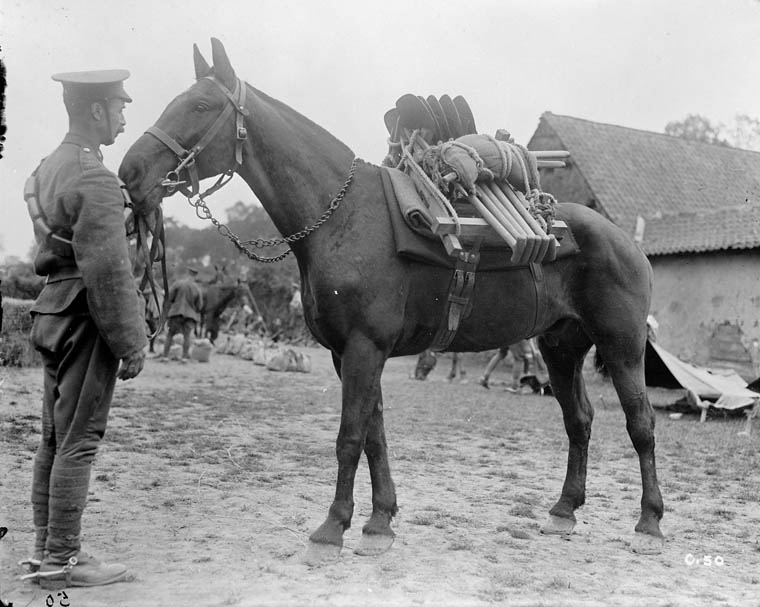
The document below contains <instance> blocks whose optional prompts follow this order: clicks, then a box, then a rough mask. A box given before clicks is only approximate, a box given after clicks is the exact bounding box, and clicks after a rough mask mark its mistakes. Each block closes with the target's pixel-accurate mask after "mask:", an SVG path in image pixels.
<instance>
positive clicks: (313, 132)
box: [245, 82, 353, 154]
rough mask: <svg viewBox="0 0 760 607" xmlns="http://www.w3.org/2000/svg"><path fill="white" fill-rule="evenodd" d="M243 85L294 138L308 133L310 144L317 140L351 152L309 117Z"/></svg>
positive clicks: (324, 144) (251, 87) (326, 146)
mask: <svg viewBox="0 0 760 607" xmlns="http://www.w3.org/2000/svg"><path fill="white" fill-rule="evenodd" d="M245 85H246V86H247V87H248V91H249V92H250V93H252V94H253V95H254V96H255V97H256V99H257V101H258V102H259V103H261V104H264V105H266V106H269V107H270V108H271V109H272V115H275V116H279V117H280V118H281V124H282V127H283V129H286V130H288V131H289V132H290V133H291V134H293V135H294V136H296V138H299V135H300V134H302V133H308V134H309V144H310V145H312V146H313V145H314V143H315V141H319V142H320V146H321V147H325V148H330V147H332V146H338V147H341V148H343V149H344V150H345V151H346V152H347V153H349V154H353V152H352V151H351V148H350V147H348V146H347V145H346V144H345V143H343V142H342V141H341V140H340V139H338V138H337V137H336V136H335V135H333V134H332V133H330V131H328V130H327V129H325V128H323V127H321V126H320V125H318V124H317V123H316V122H314V121H313V120H311V119H310V118H307V117H306V116H304V115H303V114H301V113H300V112H298V111H297V110H294V109H293V108H292V107H290V106H289V105H288V104H286V103H283V102H282V101H280V100H279V99H276V98H274V97H270V96H269V95H267V94H266V93H264V92H263V91H260V90H259V89H257V88H256V87H254V86H251V85H250V84H248V83H247V82H245ZM254 121H255V117H254Z"/></svg>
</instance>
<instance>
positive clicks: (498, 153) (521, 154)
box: [456, 135, 538, 192]
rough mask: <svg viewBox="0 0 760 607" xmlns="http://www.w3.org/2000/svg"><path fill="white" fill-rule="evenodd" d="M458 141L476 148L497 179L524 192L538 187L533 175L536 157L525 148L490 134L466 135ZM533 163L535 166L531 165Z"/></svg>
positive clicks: (486, 166)
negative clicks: (507, 182) (531, 155)
mask: <svg viewBox="0 0 760 607" xmlns="http://www.w3.org/2000/svg"><path fill="white" fill-rule="evenodd" d="M456 141H457V142H458V143H461V144H463V145H466V146H469V147H470V148H472V149H473V150H475V152H476V153H477V154H478V156H480V159H481V160H482V162H483V166H484V167H485V168H487V169H488V170H490V171H491V172H492V173H493V176H494V178H495V179H497V180H506V181H509V183H511V184H512V186H513V187H514V188H515V189H517V190H520V191H522V192H526V191H528V190H530V189H532V188H534V187H538V184H537V183H532V181H535V180H536V178H535V177H533V178H532V177H531V175H532V174H533V173H534V171H535V169H536V166H535V163H536V159H535V158H532V157H529V153H528V151H527V150H526V149H525V148H521V147H520V146H518V145H516V144H514V143H509V142H507V141H499V140H497V139H495V138H494V137H491V136H490V135H464V136H462V137H459V138H458V139H456ZM531 164H532V165H533V166H529V165H531ZM535 174H536V175H537V172H536V173H535Z"/></svg>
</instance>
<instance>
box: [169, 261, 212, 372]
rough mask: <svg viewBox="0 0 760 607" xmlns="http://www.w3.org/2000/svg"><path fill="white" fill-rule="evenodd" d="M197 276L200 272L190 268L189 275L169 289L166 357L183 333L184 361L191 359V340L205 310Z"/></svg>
mask: <svg viewBox="0 0 760 607" xmlns="http://www.w3.org/2000/svg"><path fill="white" fill-rule="evenodd" d="M197 274H198V270H196V269H195V268H192V267H190V268H188V269H187V274H186V275H185V276H183V277H182V278H180V279H179V280H177V281H176V282H175V283H174V284H172V286H171V287H170V288H169V313H168V316H169V327H168V329H167V334H166V341H165V342H164V357H168V356H169V351H170V350H171V347H172V340H173V339H174V336H175V335H176V334H177V333H181V334H182V359H183V360H189V359H190V340H191V337H192V334H193V332H194V331H195V327H196V326H197V324H198V323H199V322H200V320H201V311H202V310H203V293H202V292H201V288H200V287H199V286H198V283H197V282H195V277H196V276H197Z"/></svg>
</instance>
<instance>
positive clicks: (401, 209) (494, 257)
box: [381, 167, 580, 272]
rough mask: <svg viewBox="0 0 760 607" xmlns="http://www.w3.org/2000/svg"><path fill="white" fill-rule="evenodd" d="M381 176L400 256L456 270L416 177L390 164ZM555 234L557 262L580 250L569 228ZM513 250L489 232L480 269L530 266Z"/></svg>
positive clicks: (484, 243)
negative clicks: (521, 262)
mask: <svg viewBox="0 0 760 607" xmlns="http://www.w3.org/2000/svg"><path fill="white" fill-rule="evenodd" d="M381 175H382V181H383V189H384V191H385V199H386V204H387V205H388V211H389V214H390V218H391V225H392V226H393V236H394V239H395V242H396V252H397V253H398V255H400V256H401V257H406V258H409V259H413V260H415V261H419V262H421V263H427V264H431V265H435V266H441V267H445V268H452V269H453V268H454V267H455V265H456V259H455V258H454V257H451V256H449V255H448V253H447V252H446V250H445V248H444V246H443V244H442V243H441V241H440V239H439V237H438V236H437V235H435V234H433V233H432V231H431V230H430V226H431V225H432V218H431V217H430V215H429V212H428V210H427V208H426V207H425V204H424V203H423V201H422V199H421V198H420V195H419V194H418V193H417V190H416V188H415V186H414V182H413V181H412V178H411V177H409V175H407V174H406V173H404V172H403V171H401V170H399V169H393V168H390V167H381ZM551 233H552V234H554V235H555V236H556V238H557V241H558V242H559V244H560V246H559V249H558V250H557V256H556V258H555V260H554V261H556V260H557V259H561V258H562V257H567V256H569V255H574V254H576V253H578V251H579V250H580V249H579V248H578V243H577V242H576V241H575V238H574V237H573V234H572V232H571V231H570V228H569V227H567V226H565V227H561V228H560V227H559V226H556V229H552V232H551ZM510 251H511V249H510V248H509V247H508V246H507V244H506V243H505V242H504V241H503V240H502V239H501V238H500V237H499V236H498V235H497V234H496V233H495V232H493V233H492V234H488V235H486V237H485V238H484V240H483V243H482V244H481V246H480V262H479V263H478V271H481V272H482V271H489V270H491V271H496V270H509V269H516V268H525V267H527V266H526V265H516V264H514V263H512V262H511V261H510V256H511V253H510ZM549 263H553V262H549Z"/></svg>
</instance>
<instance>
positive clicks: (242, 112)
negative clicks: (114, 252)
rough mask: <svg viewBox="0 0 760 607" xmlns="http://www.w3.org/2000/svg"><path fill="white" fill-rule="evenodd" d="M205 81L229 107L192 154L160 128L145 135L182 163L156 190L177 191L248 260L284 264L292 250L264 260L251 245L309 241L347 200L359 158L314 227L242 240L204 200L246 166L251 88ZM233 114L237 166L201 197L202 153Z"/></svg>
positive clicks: (210, 77)
mask: <svg viewBox="0 0 760 607" xmlns="http://www.w3.org/2000/svg"><path fill="white" fill-rule="evenodd" d="M204 78H206V79H207V80H210V81H211V82H213V83H214V84H215V85H216V86H217V87H218V88H219V90H221V91H222V93H224V95H225V97H227V99H228V100H229V102H230V103H229V104H227V105H225V107H224V110H222V113H221V114H219V116H218V117H217V119H216V121H214V123H213V124H212V125H211V128H209V130H208V131H206V133H205V134H204V135H203V136H202V137H201V138H200V140H199V141H198V143H196V144H195V145H194V146H193V147H192V148H190V149H189V150H186V149H185V148H184V147H182V146H181V145H180V144H179V142H177V140H176V139H174V138H173V137H172V136H171V135H169V134H168V133H166V132H165V131H163V130H162V129H160V128H159V127H157V126H152V127H150V128H149V129H148V130H147V131H145V133H146V134H148V135H152V136H153V137H155V138H156V139H158V140H159V141H160V142H161V143H163V144H164V145H165V146H166V147H168V148H169V149H170V150H171V151H172V152H173V153H174V155H175V156H176V157H177V158H178V160H179V164H177V166H176V167H175V168H174V169H172V170H171V171H169V172H168V173H166V175H165V176H164V178H163V179H162V180H161V181H159V182H158V183H157V184H156V185H155V186H153V187H164V188H166V191H167V194H169V195H171V194H174V193H175V192H177V191H179V192H181V193H182V194H183V195H184V196H185V197H186V198H187V200H188V202H189V203H190V205H191V206H192V207H194V208H195V212H196V214H197V215H198V217H199V218H200V219H207V220H209V221H211V223H212V224H214V226H215V227H216V229H217V230H218V231H219V233H220V234H222V235H223V236H225V237H227V238H228V239H229V240H230V241H231V242H232V244H233V245H235V247H236V248H237V249H238V251H240V252H241V253H242V254H244V255H246V256H247V257H248V258H249V259H252V260H254V261H259V262H263V263H272V262H276V261H281V260H282V259H285V257H287V256H288V255H289V254H290V253H291V250H292V249H287V250H286V251H284V252H283V253H280V254H278V255H275V256H273V257H262V256H260V255H258V254H256V253H255V252H254V251H252V250H251V249H249V248H248V245H251V246H253V247H254V248H257V249H260V248H264V247H275V246H279V245H282V244H287V245H290V244H292V243H294V242H296V241H299V240H302V239H303V238H306V237H307V236H308V235H309V234H311V233H312V232H313V231H314V230H316V229H318V228H319V227H320V226H321V225H322V224H324V223H325V222H326V221H327V220H328V219H329V218H330V216H331V215H332V214H333V213H334V212H335V210H336V209H337V208H338V207H339V206H340V203H341V202H342V201H343V198H344V197H345V195H346V192H347V191H348V186H349V185H351V181H352V180H353V178H354V173H355V172H356V168H357V162H358V158H356V157H354V159H353V161H352V162H351V168H350V169H349V171H348V177H347V178H346V181H345V183H344V184H343V187H342V188H341V189H340V191H339V192H338V193H337V194H336V195H335V196H334V197H333V199H332V200H331V201H330V204H329V206H328V208H327V210H325V212H324V213H322V215H321V216H320V217H319V218H318V219H317V220H316V221H315V222H314V224H312V225H310V226H307V227H305V228H303V229H302V230H300V231H299V232H296V233H295V234H291V235H290V236H285V237H283V238H274V239H266V238H256V239H253V240H241V239H240V238H239V237H238V236H237V235H236V234H234V233H233V232H232V230H230V229H229V228H228V227H227V226H226V225H224V224H223V223H221V222H219V221H218V220H216V219H215V218H214V217H213V215H212V214H211V211H210V210H209V208H208V206H206V202H205V199H206V197H207V196H209V195H211V194H213V193H214V192H216V191H217V190H219V189H220V188H221V187H223V186H224V185H226V184H227V183H229V181H230V180H231V179H232V177H233V176H234V175H235V172H236V171H237V170H238V169H239V168H240V166H241V165H242V163H243V144H244V143H245V141H246V138H247V137H248V130H247V129H246V127H245V119H246V118H247V117H248V115H249V112H248V110H247V109H246V107H245V94H246V89H247V87H248V84H247V83H246V82H245V81H243V80H241V79H240V78H236V82H235V90H234V91H232V92H230V90H229V89H228V88H227V87H226V86H224V85H223V84H222V83H221V82H219V81H218V80H217V79H216V78H215V77H214V76H204ZM232 112H236V116H235V135H236V140H235V166H233V167H232V168H230V169H227V170H226V171H223V172H222V173H221V174H220V175H219V179H217V181H216V183H214V184H213V185H212V186H211V187H210V188H208V189H207V190H206V191H205V192H203V193H199V189H200V188H199V179H198V170H197V168H196V166H195V161H196V158H197V157H198V155H199V154H200V153H201V152H202V151H203V149H204V148H205V147H206V146H207V145H208V144H209V143H210V142H211V140H212V139H213V138H214V137H215V136H216V134H217V133H218V132H219V129H221V128H222V125H224V123H225V122H226V121H227V119H228V118H229V117H230V115H231V114H232ZM183 170H185V171H187V173H188V174H189V175H190V184H191V186H192V189H189V188H187V186H186V185H185V184H186V183H187V181H182V180H181V178H180V173H181V171H183ZM196 196H197V199H196V200H195V201H193V200H192V198H193V197H196Z"/></svg>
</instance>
